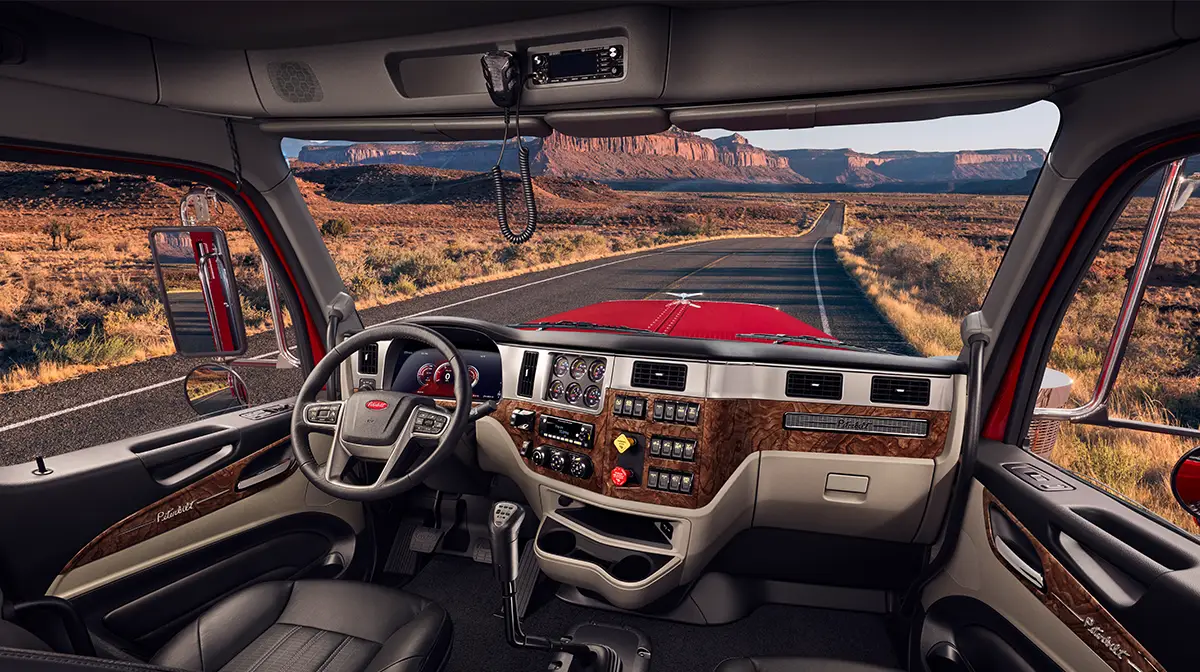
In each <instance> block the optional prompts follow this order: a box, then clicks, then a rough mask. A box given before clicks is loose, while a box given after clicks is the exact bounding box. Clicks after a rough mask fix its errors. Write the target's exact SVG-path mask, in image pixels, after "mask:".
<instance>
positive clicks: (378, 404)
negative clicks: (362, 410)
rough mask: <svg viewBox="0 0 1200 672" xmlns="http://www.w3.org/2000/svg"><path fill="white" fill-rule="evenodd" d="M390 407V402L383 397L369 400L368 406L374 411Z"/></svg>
mask: <svg viewBox="0 0 1200 672" xmlns="http://www.w3.org/2000/svg"><path fill="white" fill-rule="evenodd" d="M387 407H388V403H387V402H386V401H384V400H382V399H372V400H370V401H368V402H367V408H369V409H371V410H372V411H382V410H383V409H385V408H387Z"/></svg>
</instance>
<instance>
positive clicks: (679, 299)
mask: <svg viewBox="0 0 1200 672" xmlns="http://www.w3.org/2000/svg"><path fill="white" fill-rule="evenodd" d="M663 294H666V295H667V296H673V297H675V300H674V301H672V302H671V303H670V305H672V306H691V307H692V308H699V307H700V306H699V305H697V304H695V303H692V301H691V298H692V297H693V296H704V292H691V293H689V292H663Z"/></svg>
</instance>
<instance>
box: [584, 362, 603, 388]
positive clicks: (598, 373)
mask: <svg viewBox="0 0 1200 672" xmlns="http://www.w3.org/2000/svg"><path fill="white" fill-rule="evenodd" d="M605 368H606V367H605V365H604V360H603V359H597V360H596V361H594V362H592V365H591V366H589V367H588V378H589V379H591V381H592V382H593V383H598V382H600V381H602V380H604V371H605Z"/></svg>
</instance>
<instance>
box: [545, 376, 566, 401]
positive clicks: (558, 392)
mask: <svg viewBox="0 0 1200 672" xmlns="http://www.w3.org/2000/svg"><path fill="white" fill-rule="evenodd" d="M566 387H567V386H566V385H563V382H562V381H561V380H555V381H551V382H550V389H549V390H547V391H546V394H548V395H550V398H551V399H553V400H555V401H558V400H559V399H562V396H563V391H564V390H565V389H566Z"/></svg>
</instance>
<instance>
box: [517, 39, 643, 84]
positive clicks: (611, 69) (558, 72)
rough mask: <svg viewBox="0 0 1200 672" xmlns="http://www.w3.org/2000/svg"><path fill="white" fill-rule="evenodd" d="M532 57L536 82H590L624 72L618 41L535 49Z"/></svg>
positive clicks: (621, 50)
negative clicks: (541, 49)
mask: <svg viewBox="0 0 1200 672" xmlns="http://www.w3.org/2000/svg"><path fill="white" fill-rule="evenodd" d="M531 60H532V63H533V83H534V84H535V85H546V84H565V83H569V82H590V81H595V80H603V79H620V78H622V77H624V76H625V47H624V46H622V45H619V44H610V45H605V46H598V47H588V48H586V49H568V50H564V51H554V52H542V53H534V54H533V55H532V59H531Z"/></svg>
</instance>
